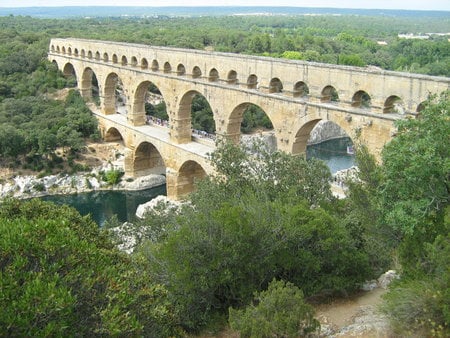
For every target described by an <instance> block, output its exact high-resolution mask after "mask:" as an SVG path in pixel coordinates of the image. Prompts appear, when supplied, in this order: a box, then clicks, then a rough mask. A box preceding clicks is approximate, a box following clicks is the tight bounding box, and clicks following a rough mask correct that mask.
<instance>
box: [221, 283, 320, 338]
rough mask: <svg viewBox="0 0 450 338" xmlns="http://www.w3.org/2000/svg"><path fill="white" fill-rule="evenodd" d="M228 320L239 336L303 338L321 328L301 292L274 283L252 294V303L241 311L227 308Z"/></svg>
mask: <svg viewBox="0 0 450 338" xmlns="http://www.w3.org/2000/svg"><path fill="white" fill-rule="evenodd" d="M229 321H230V326H231V328H232V329H233V330H236V331H239V333H240V334H241V337H261V338H263V337H267V338H269V337H292V338H294V337H306V336H308V335H310V334H312V333H314V332H316V331H318V330H319V329H320V323H319V321H318V320H316V319H315V318H314V309H313V307H312V306H311V305H309V304H307V303H306V302H305V300H304V298H303V292H302V290H300V289H299V288H297V287H296V286H295V285H293V284H292V283H289V282H288V283H285V282H284V281H276V280H273V281H272V282H270V284H269V287H268V289H267V290H265V291H261V292H259V293H258V292H257V293H256V294H255V298H254V304H251V305H249V306H247V307H246V308H245V309H243V310H234V309H232V308H230V316H229Z"/></svg>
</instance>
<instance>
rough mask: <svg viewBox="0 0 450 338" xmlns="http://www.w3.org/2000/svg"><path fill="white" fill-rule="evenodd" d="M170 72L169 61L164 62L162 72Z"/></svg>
mask: <svg viewBox="0 0 450 338" xmlns="http://www.w3.org/2000/svg"><path fill="white" fill-rule="evenodd" d="M170 72H172V66H171V65H170V63H169V62H166V63H164V73H170Z"/></svg>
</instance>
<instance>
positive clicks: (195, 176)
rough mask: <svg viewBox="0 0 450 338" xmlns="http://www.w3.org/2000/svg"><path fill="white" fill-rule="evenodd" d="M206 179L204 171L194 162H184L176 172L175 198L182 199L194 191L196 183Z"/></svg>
mask: <svg viewBox="0 0 450 338" xmlns="http://www.w3.org/2000/svg"><path fill="white" fill-rule="evenodd" d="M205 177H206V171H205V169H203V167H202V166H201V165H200V164H198V163H197V162H195V161H192V160H189V161H186V162H184V163H183V164H182V165H181V167H180V169H179V170H178V177H177V182H176V196H179V197H182V196H186V195H188V194H190V193H191V192H193V191H194V190H195V185H196V183H197V182H198V181H199V180H201V179H203V178H205Z"/></svg>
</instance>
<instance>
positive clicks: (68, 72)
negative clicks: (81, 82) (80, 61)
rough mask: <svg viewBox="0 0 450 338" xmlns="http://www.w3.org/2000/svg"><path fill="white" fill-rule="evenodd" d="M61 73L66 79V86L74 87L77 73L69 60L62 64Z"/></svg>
mask: <svg viewBox="0 0 450 338" xmlns="http://www.w3.org/2000/svg"><path fill="white" fill-rule="evenodd" d="M63 74H64V76H65V77H66V79H67V86H68V87H76V86H77V74H76V72H75V68H74V66H73V65H72V64H71V63H70V62H67V63H66V64H65V65H64V68H63Z"/></svg>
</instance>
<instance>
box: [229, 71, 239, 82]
mask: <svg viewBox="0 0 450 338" xmlns="http://www.w3.org/2000/svg"><path fill="white" fill-rule="evenodd" d="M227 83H228V84H237V83H238V78H237V73H236V71H235V70H230V71H229V72H228V75H227Z"/></svg>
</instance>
